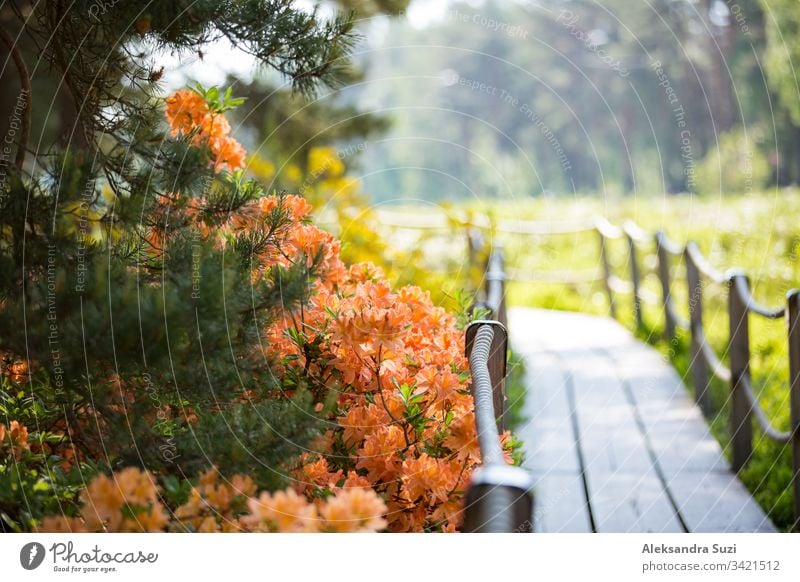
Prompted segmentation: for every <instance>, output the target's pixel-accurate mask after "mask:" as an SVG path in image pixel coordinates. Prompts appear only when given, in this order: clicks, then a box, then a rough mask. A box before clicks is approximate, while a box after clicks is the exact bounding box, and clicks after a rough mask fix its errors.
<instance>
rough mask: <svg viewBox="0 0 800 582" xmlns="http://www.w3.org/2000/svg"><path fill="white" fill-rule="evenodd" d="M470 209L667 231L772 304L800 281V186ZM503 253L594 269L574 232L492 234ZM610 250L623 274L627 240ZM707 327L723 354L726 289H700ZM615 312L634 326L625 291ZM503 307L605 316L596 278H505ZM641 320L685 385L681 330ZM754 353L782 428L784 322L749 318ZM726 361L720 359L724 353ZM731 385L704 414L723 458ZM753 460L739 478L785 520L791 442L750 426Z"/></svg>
mask: <svg viewBox="0 0 800 582" xmlns="http://www.w3.org/2000/svg"><path fill="white" fill-rule="evenodd" d="M471 208H473V209H475V210H479V211H483V212H490V213H491V214H492V215H493V216H495V217H497V218H513V219H531V220H537V221H559V222H563V221H573V220H574V221H581V220H591V219H592V218H594V217H596V216H605V217H607V218H608V219H609V220H610V221H611V222H613V223H615V224H621V223H622V222H623V221H624V220H626V219H632V220H634V221H635V222H636V223H638V224H639V225H640V226H641V227H642V228H643V229H645V230H647V231H648V232H654V231H655V230H657V229H661V230H664V231H665V232H666V233H667V234H668V236H669V237H670V238H671V239H672V240H674V241H676V242H678V243H681V244H683V243H685V242H686V241H687V240H693V241H695V242H696V243H698V245H699V247H700V249H701V251H702V252H703V253H704V254H705V255H706V256H707V257H708V258H709V260H710V261H711V262H712V264H714V265H715V266H716V267H717V268H719V269H720V270H723V271H724V270H726V269H727V268H731V267H739V268H743V269H745V270H746V272H747V273H748V275H749V276H750V281H751V286H752V288H753V292H754V294H755V296H756V298H757V299H758V300H759V301H760V302H761V303H763V304H766V305H770V306H777V305H782V304H784V303H785V296H786V292H787V291H788V290H789V289H791V288H793V287H795V286H798V287H800V261H799V260H798V255H800V220H798V218H800V212H798V211H797V210H796V209H797V208H800V192H797V191H780V192H772V193H765V194H763V195H759V196H750V197H746V198H745V197H730V198H713V199H710V198H698V197H690V196H669V197H659V198H652V199H644V198H638V199H621V200H614V201H611V200H601V199H598V198H586V199H570V200H557V199H537V200H522V201H513V202H506V203H497V202H486V203H475V204H472V205H471ZM499 236H500V238H501V240H502V242H503V244H504V247H505V249H506V256H507V262H508V265H509V268H511V269H513V270H516V271H517V272H519V273H522V274H524V275H526V276H530V275H534V274H535V275H542V274H546V273H554V272H556V271H571V272H580V271H583V272H592V271H593V270H597V269H598V268H599V265H600V263H599V253H598V243H597V236H596V235H595V234H594V233H587V234H580V235H551V236H538V235H537V236H521V235H502V234H501V235H499ZM609 255H610V259H611V262H612V266H613V270H614V273H615V274H616V275H617V276H619V277H621V278H625V279H626V280H627V279H629V263H628V251H627V246H626V242H625V241H622V240H620V241H613V242H612V243H610V245H609ZM638 263H639V265H640V269H641V272H642V274H643V276H644V280H643V286H644V288H645V289H646V290H648V291H649V292H651V293H652V294H654V296H655V297H660V287H659V284H658V280H657V278H656V274H655V268H656V257H655V252H654V245H652V244H651V245H647V246H646V248H644V247H643V248H642V250H641V252H640V253H639V255H638ZM683 267H684V266H683V261H682V260H680V259H675V260H674V262H673V271H672V272H673V278H674V283H673V287H672V293H673V297H675V300H676V304H677V305H678V308H679V311H680V312H681V313H682V314H683V315H684V316H685V317H686V316H688V308H687V305H688V299H687V288H686V284H685V279H684V268H683ZM704 294H705V296H704V309H705V313H704V323H705V327H706V333H707V335H708V338H709V341H710V342H711V344H712V345H713V346H714V348H715V349H716V351H717V353H718V354H724V353H725V349H726V344H727V339H728V331H729V330H728V321H727V303H726V296H727V294H726V290H725V289H724V288H721V287H719V286H715V285H713V284H712V285H708V286H706V287H705V288H704ZM616 301H617V307H618V317H619V319H620V320H621V321H622V322H623V323H625V324H626V325H627V326H628V327H629V328H631V329H633V327H634V326H633V316H632V307H631V299H630V296H626V295H617V296H616ZM509 303H510V304H512V305H533V306H537V307H545V308H550V309H562V310H569V311H581V312H585V313H594V314H607V313H608V300H607V298H606V296H605V292H604V289H603V287H602V286H601V285H600V284H597V283H579V284H573V285H553V284H544V283H525V282H519V283H511V284H510V285H509ZM644 318H645V326H644V329H642V330H639V331H638V332H637V334H638V335H639V336H640V337H641V338H642V339H643V340H645V341H648V342H649V343H651V344H653V345H654V346H656V347H657V348H658V349H659V350H660V351H661V352H662V353H664V354H665V355H666V356H668V357H669V358H670V359H671V361H672V362H673V364H674V365H675V367H676V369H677V370H678V372H679V373H680V374H681V375H682V376H683V377H684V378H685V380H686V384H687V385H689V384H690V381H689V375H688V365H689V359H688V344H689V339H688V335H687V334H686V333H680V334H679V335H678V338H676V339H675V340H673V341H672V342H667V341H666V340H664V339H663V336H664V334H663V313H662V311H661V309H660V308H658V307H657V306H645V309H644ZM750 333H751V353H752V374H753V380H754V386H755V388H756V390H757V394H758V397H759V401H760V403H761V405H762V407H763V408H764V410H765V411H766V413H767V415H768V417H769V418H770V419H771V420H772V422H773V424H774V425H775V426H776V427H777V428H778V429H780V430H787V429H788V428H789V427H790V418H789V390H788V350H787V342H786V325H785V322H783V321H767V320H763V319H761V318H758V317H756V316H751V320H750ZM723 359H725V358H723ZM728 393H729V389H728V386H727V385H726V384H725V383H723V382H719V381H714V382H713V383H712V387H711V399H712V403H713V412H712V414H711V417H710V418H709V423H710V425H711V428H712V431H713V433H714V435H715V436H716V437H717V438H718V439H719V441H720V443H721V444H722V445H723V448H724V449H725V452H726V454H728V452H729V451H728V447H727V444H728V442H729V431H728V426H727V423H728V421H727V419H728V405H727V402H728ZM754 440H755V443H754V444H755V451H754V457H753V459H752V461H751V463H750V464H749V465H748V467H747V468H746V469H745V470H744V471H743V472H742V474H741V478H742V480H743V482H744V483H745V485H746V486H747V487H748V488H749V489H750V491H751V492H752V493H753V495H754V497H755V498H756V500H757V501H758V502H759V503H760V504H761V506H762V507H763V508H764V510H765V511H766V512H767V513H768V514H769V515H770V517H771V518H772V520H773V521H774V522H775V523H776V525H778V527H781V528H787V527H788V526H789V525H790V524H791V521H792V496H791V495H792V494H791V490H790V487H789V485H790V480H791V473H792V465H791V454H790V451H789V448H788V447H786V446H780V445H776V444H774V443H772V442H771V441H769V440H768V439H766V438H765V437H763V435H762V434H761V433H760V432H759V431H758V429H756V430H755V439H754Z"/></svg>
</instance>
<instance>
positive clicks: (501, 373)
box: [464, 227, 533, 533]
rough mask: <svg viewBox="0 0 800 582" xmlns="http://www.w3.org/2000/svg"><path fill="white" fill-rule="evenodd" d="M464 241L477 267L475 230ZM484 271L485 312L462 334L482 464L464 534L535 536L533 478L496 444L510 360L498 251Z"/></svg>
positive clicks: (479, 248)
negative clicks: (507, 366) (521, 534)
mask: <svg viewBox="0 0 800 582" xmlns="http://www.w3.org/2000/svg"><path fill="white" fill-rule="evenodd" d="M467 241H468V251H469V257H470V261H472V262H473V263H475V262H477V261H479V260H480V257H482V252H483V251H484V247H485V245H484V241H483V237H482V235H481V233H480V231H479V230H477V229H475V228H471V227H468V228H467ZM484 266H485V270H484V273H485V275H484V285H482V288H481V290H480V292H479V293H478V296H477V298H476V302H475V306H474V309H478V308H480V309H482V310H483V317H484V319H480V320H477V321H473V322H472V323H471V324H470V325H469V326H468V327H467V330H466V354H467V357H468V358H469V366H470V372H471V374H472V396H473V400H474V403H475V423H476V428H477V431H478V444H479V446H480V451H481V459H482V464H481V466H480V468H478V469H476V470H475V472H474V473H473V476H472V480H471V481H470V486H469V489H468V490H467V495H466V507H465V516H464V530H465V531H467V532H488V533H509V532H517V533H525V532H531V531H533V483H532V479H531V476H530V475H529V474H528V472H527V471H525V470H524V469H522V468H520V467H513V466H511V465H508V464H507V463H506V462H505V458H504V455H503V446H502V443H501V441H500V433H502V432H503V431H504V429H505V400H506V396H505V378H506V364H507V362H506V358H507V355H508V334H507V330H506V326H507V323H508V320H507V315H506V300H505V282H506V274H505V268H504V262H503V251H502V249H501V248H499V247H495V248H491V249H490V251H489V254H488V259H487V260H486V262H485V265H484Z"/></svg>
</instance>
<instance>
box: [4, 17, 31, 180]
mask: <svg viewBox="0 0 800 582" xmlns="http://www.w3.org/2000/svg"><path fill="white" fill-rule="evenodd" d="M0 40H2V41H3V44H5V45H6V47H7V48H8V50H9V52H10V53H11V57H12V58H13V59H14V65H15V66H16V67H17V73H18V74H19V82H20V85H21V86H22V92H23V93H24V94H25V100H24V104H25V109H24V110H23V112H22V131H21V132H20V136H19V143H18V144H17V157H16V159H15V160H14V163H15V164H16V166H17V169H18V170H20V171H21V170H22V166H23V165H24V164H25V153H26V152H27V151H28V139H29V138H30V135H31V110H32V107H31V77H30V75H29V74H28V68H27V67H26V66H25V61H24V60H23V58H22V53H21V52H20V50H19V47H17V45H16V43H15V42H14V39H13V38H11V35H10V34H9V33H8V31H7V30H6V29H5V28H3V27H2V26H0Z"/></svg>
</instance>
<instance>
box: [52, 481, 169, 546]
mask: <svg viewBox="0 0 800 582" xmlns="http://www.w3.org/2000/svg"><path fill="white" fill-rule="evenodd" d="M81 503H82V505H83V509H82V510H81V517H80V518H74V517H64V516H58V517H47V518H45V519H44V521H43V523H42V526H41V528H40V529H41V531H46V532H70V531H71V532H87V531H91V532H97V531H113V532H141V531H146V532H156V531H161V530H163V528H164V527H165V526H166V525H167V522H168V516H167V512H166V511H165V510H164V507H163V505H161V503H160V501H159V495H158V488H157V486H156V483H155V481H154V479H153V476H152V475H150V473H148V472H146V471H140V470H139V469H137V468H136V467H128V468H126V469H123V470H122V471H120V472H118V473H114V474H113V475H112V476H111V477H108V476H106V475H98V476H97V477H95V478H94V479H92V481H91V482H90V483H89V485H88V486H87V487H86V489H84V490H83V492H82V493H81Z"/></svg>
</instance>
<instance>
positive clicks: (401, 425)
mask: <svg viewBox="0 0 800 582" xmlns="http://www.w3.org/2000/svg"><path fill="white" fill-rule="evenodd" d="M236 104H237V101H236V100H235V99H233V98H232V97H231V96H230V92H228V93H226V94H225V95H224V96H223V95H220V94H219V93H218V92H217V91H216V90H215V89H214V90H213V91H212V90H209V91H205V90H202V89H201V88H198V89H192V90H181V91H178V92H177V93H175V94H174V95H172V96H170V97H169V98H167V99H166V108H165V115H166V120H167V122H168V125H169V128H168V132H167V133H168V135H169V138H168V139H169V140H171V141H173V142H175V143H178V144H184V145H185V146H186V148H187V149H185V150H184V156H186V157H188V158H190V159H195V160H199V161H200V162H201V163H202V164H204V165H205V166H204V167H206V168H207V169H208V172H209V181H208V182H207V183H206V185H205V187H204V188H203V189H202V195H197V194H196V189H195V188H194V186H191V184H190V186H180V184H178V185H176V186H177V187H175V188H174V189H172V190H169V191H164V192H162V193H161V194H160V195H159V196H157V197H156V198H155V199H154V200H153V201H152V204H151V205H150V206H148V210H147V213H146V215H147V217H148V219H147V220H144V221H142V222H141V223H140V224H138V225H136V227H135V229H134V230H133V231H132V232H127V233H125V232H117V233H114V232H111V231H110V232H109V234H108V236H110V237H111V238H114V237H117V238H122V237H124V236H131V237H134V236H135V237H139V238H140V239H141V240H142V241H144V242H143V243H142V247H141V251H140V253H139V255H138V260H139V261H140V262H141V264H144V265H145V266H146V268H147V269H148V271H146V273H152V274H153V275H154V276H153V277H152V278H151V279H150V280H149V287H150V288H152V289H155V290H159V289H160V290H162V294H164V295H166V294H167V293H168V290H169V289H170V285H171V284H174V285H183V286H184V288H185V291H183V293H184V295H182V296H183V297H185V293H186V292H187V291H191V300H190V302H189V306H188V309H187V314H186V322H185V323H184V322H183V320H181V319H176V318H177V317H178V316H175V315H173V312H174V311H177V312H178V313H179V314H180V313H181V309H182V308H183V307H182V306H181V303H180V302H178V301H177V300H170V299H169V296H168V295H166V297H167V299H164V300H162V301H163V302H162V303H159V304H158V308H159V309H162V310H164V311H165V312H166V311H167V310H169V316H168V317H167V318H166V321H167V323H168V324H169V326H168V327H170V329H172V328H177V329H179V330H180V329H184V328H182V327H181V325H183V326H185V329H186V330H188V331H186V332H181V335H179V336H177V337H179V338H182V340H181V341H183V342H184V343H183V344H181V343H180V341H177V340H172V341H171V343H169V344H168V346H167V348H168V349H169V350H172V351H175V350H178V349H179V347H180V346H181V345H183V346H184V348H183V349H184V352H182V353H183V355H182V356H181V357H180V358H179V360H180V365H185V366H187V372H186V374H194V373H197V374H201V373H205V374H209V376H208V378H207V380H208V382H207V384H206V385H204V383H203V382H202V376H198V382H197V383H193V382H188V383H187V382H182V383H180V384H179V383H178V381H177V379H174V380H170V379H169V376H168V375H159V374H158V373H156V372H154V371H152V368H153V366H154V364H153V360H155V359H156V358H157V357H158V355H159V354H158V353H153V352H154V351H157V350H154V349H151V351H150V352H149V353H150V354H152V356H151V359H150V360H149V361H148V364H149V367H148V368H146V369H145V368H142V369H141V370H139V371H135V370H134V371H127V372H119V373H118V372H117V371H115V370H113V368H112V369H110V370H109V371H108V372H103V374H102V375H101V376H100V377H99V378H96V379H95V384H96V386H98V387H104V388H103V390H105V392H103V391H102V390H99V389H98V388H95V389H94V390H95V391H94V392H93V393H92V396H93V398H96V399H95V400H91V401H88V400H75V401H74V404H73V405H72V407H71V410H72V411H73V412H72V413H71V415H70V417H69V418H67V419H66V420H65V421H63V422H62V421H59V422H62V424H59V423H58V422H56V423H55V424H54V425H53V426H51V427H50V428H49V429H47V431H44V430H42V429H40V428H37V430H33V429H32V425H31V422H30V421H31V420H32V417H33V416H35V415H34V414H33V413H31V412H30V410H31V407H32V406H33V404H31V403H30V402H29V400H26V398H27V396H26V395H25V393H24V392H20V393H19V397H20V399H19V402H17V401H15V400H14V397H12V396H11V392H9V393H8V397H7V398H6V399H5V403H4V404H3V406H4V407H5V410H6V416H7V417H8V418H9V420H10V421H9V422H8V423H6V424H2V425H0V447H2V448H0V456H2V457H3V458H4V459H6V466H10V465H11V464H13V463H17V464H18V465H26V466H28V467H29V468H31V470H32V471H35V472H36V474H37V475H39V477H37V479H38V481H37V482H39V483H43V484H42V485H40V487H44V488H47V487H50V488H53V489H57V488H58V487H61V489H60V493H59V495H60V497H59V503H44V505H43V507H42V508H41V509H40V510H39V513H40V514H43V515H46V517H44V518H43V519H37V518H36V517H35V516H34V518H33V520H32V522H31V525H30V527H33V528H36V529H39V530H42V531H187V530H188V531H282V532H294V531H298V532H300V531H303V532H309V531H381V530H385V529H387V530H390V531H455V530H457V529H458V528H459V526H460V524H461V522H462V509H463V497H464V492H465V489H466V487H467V486H468V483H469V480H470V476H471V474H472V471H473V470H474V469H475V467H476V465H478V464H479V463H480V454H479V449H478V444H477V439H476V434H475V420H474V416H473V412H472V406H473V403H472V398H471V396H470V394H469V390H468V380H469V375H468V364H467V361H466V358H465V357H464V355H463V344H464V341H463V332H462V330H460V329H459V327H458V326H457V322H456V318H455V317H454V316H453V315H452V314H450V313H448V312H446V311H445V309H443V308H442V307H439V306H437V305H435V304H434V303H433V302H432V300H431V297H430V294H429V293H428V292H426V291H423V290H422V289H420V288H419V287H415V286H404V287H401V288H392V285H391V284H390V283H389V282H388V281H387V279H386V277H385V276H384V273H383V272H382V271H381V269H380V268H378V267H376V266H374V265H373V264H372V263H356V264H351V265H347V264H345V263H344V262H343V260H342V258H341V255H340V250H341V249H340V247H341V245H340V243H339V241H337V240H336V238H334V237H333V236H332V235H331V234H329V233H327V232H325V231H323V230H321V229H319V228H317V227H316V226H315V225H314V224H312V222H311V220H310V212H311V210H312V208H311V205H310V204H309V202H308V201H307V200H306V199H305V198H303V197H301V196H298V195H292V194H286V193H281V194H275V193H273V194H267V193H266V192H265V191H264V190H263V188H262V187H260V185H259V184H258V183H257V182H255V181H253V180H248V179H247V178H246V177H245V176H246V171H247V168H246V154H245V151H244V149H243V147H242V146H241V145H240V144H239V142H238V141H237V140H236V139H234V138H233V137H232V130H231V126H230V124H229V123H228V122H227V121H226V119H225V115H224V113H225V111H226V110H227V109H230V108H231V107H234V106H235V105H236ZM195 150H197V151H198V152H199V153H193V152H194V151H195ZM188 179H190V177H187V180H188ZM68 232H69V231H68ZM187 249H188V250H187ZM176 257H177V258H176ZM229 257H233V258H229ZM187 262H189V263H190V265H191V267H192V268H191V270H188V271H187V270H184V271H178V272H179V273H184V274H183V275H180V276H178V275H170V273H172V272H173V271H172V269H187V266H186V263H187ZM195 263H196V264H195ZM229 264H235V266H237V268H239V269H240V270H241V269H243V270H244V273H245V274H244V276H243V277H242V278H241V279H235V277H234V273H235V271H232V270H230V269H231V268H229V267H228V265H229ZM173 265H176V266H174V267H173ZM208 265H212V266H214V265H216V267H215V268H216V269H217V271H214V270H210V271H209V269H211V267H209V266H208ZM226 269H227V270H226ZM189 273H190V275H187V274H189ZM220 273H223V274H224V277H223V276H220ZM215 274H216V275H217V277H216V279H217V280H220V279H222V280H224V281H225V283H224V285H226V286H224V287H222V288H218V287H214V286H209V285H212V283H210V282H208V281H209V279H211V278H213V276H214V275H215ZM120 276H122V275H120ZM231 277H234V279H233V281H232V282H231V281H230V279H231ZM187 278H188V279H189V281H187ZM171 280H174V281H177V282H174V283H172V282H171ZM140 289H141V287H140ZM209 291H211V293H209ZM140 293H144V292H143V291H141V290H140ZM237 293H238V294H240V295H241V296H246V295H247V294H248V293H249V294H250V295H251V303H250V306H249V308H248V309H244V310H243V311H241V310H240V311H239V314H240V316H241V317H242V318H244V319H246V322H247V323H246V324H244V323H243V324H241V326H240V327H239V328H237V331H235V333H233V332H232V331H231V330H232V329H233V328H231V327H230V326H232V325H233V324H232V323H230V321H231V319H230V318H231V315H230V310H227V311H223V312H219V311H215V310H220V309H223V310H224V309H226V305H225V301H228V300H229V295H230V296H235V295H236V294H237ZM141 297H146V296H145V295H140V300H142V301H144V300H143V299H141ZM221 303H222V304H223V305H222V307H220V304H221ZM248 311H249V312H252V314H253V315H248ZM201 316H202V317H201ZM170 318H171V319H170ZM216 320H219V321H224V322H226V324H225V326H223V325H218V326H216V327H211V326H212V324H213V322H214V321H216ZM193 324H194V325H196V326H197V327H198V329H199V330H202V335H199V334H198V335H197V338H196V339H192V330H191V327H192V325H193ZM226 326H227V327H226ZM157 331H158V330H156V331H154V333H156V332H157ZM223 332H224V333H225V334H226V335H225V336H224V337H226V338H228V340H229V341H231V340H230V339H229V338H230V337H233V336H235V337H236V338H237V339H236V341H237V344H236V346H237V347H236V351H235V352H233V350H232V349H231V348H229V349H231V352H232V354H233V355H234V360H233V363H230V362H229V363H227V364H221V365H219V366H218V367H214V366H212V365H210V364H208V363H207V359H208V354H210V353H212V354H213V353H215V352H216V351H217V350H221V351H224V349H225V348H224V344H223V343H222V340H221V339H220V340H219V341H218V342H217V343H214V340H213V338H214V337H215V336H214V333H223ZM154 337H156V336H154ZM154 341H155V340H154ZM158 341H161V340H160V339H158ZM206 344H208V345H206ZM214 346H216V347H214ZM145 347H146V348H147V347H149V346H145ZM192 353H194V354H197V355H196V356H190V355H188V354H192ZM193 358H198V359H197V360H195V361H194V363H192V359H193ZM65 361H66V360H65ZM174 362H175V358H172V359H171V360H170V361H169V365H170V366H174V365H176V364H175V363H174ZM65 365H66V364H65ZM165 365H166V363H165ZM37 366H38V364H37V363H36V362H31V366H30V369H27V368H26V367H25V366H23V367H22V369H21V368H20V367H19V366H17V367H15V368H14V370H15V372H14V373H15V374H16V375H15V376H14V377H12V375H11V374H10V373H6V374H5V375H4V382H6V383H10V384H9V385H10V386H18V385H21V384H24V382H25V381H29V380H31V379H32V378H33V377H34V376H35V375H36V373H37V372H36V368H37ZM226 366H227V367H228V368H231V367H232V368H233V372H231V371H230V370H228V369H226ZM214 374H216V375H214ZM231 374H235V376H234V378H235V379H232V377H231ZM211 375H214V376H213V377H214V378H215V380H214V381H213V382H212V381H211ZM103 395H105V397H104V398H105V399H104V398H101V396H103ZM15 402H16V404H14V403H15ZM25 402H27V403H28V404H24V403H25ZM12 404H13V406H12ZM26 410H27V412H25V414H28V418H23V417H20V418H11V414H18V415H22V414H23V412H21V411H26ZM14 411H16V412H14ZM281 423H286V426H284V425H283V424H281ZM26 425H27V426H26ZM118 425H123V426H125V427H129V428H128V430H129V431H130V432H129V434H130V435H131V436H133V437H135V440H134V441H133V442H132V443H131V444H130V445H126V444H125V442H118V441H117V440H116V437H115V438H111V437H109V434H110V432H109V431H113V430H115V427H117V426H118ZM136 427H139V428H136ZM232 427H233V428H232ZM29 430H30V431H31V432H30V433H29V432H28V431H29ZM114 434H116V433H114ZM504 439H505V442H506V448H507V450H508V453H509V462H511V449H512V446H513V445H512V443H511V439H510V438H509V435H508V434H506V435H504ZM165 447H166V449H165ZM153 451H160V453H159V454H158V455H155V454H154V453H153ZM167 452H169V454H168V455H167V454H166V453H167ZM147 455H150V457H148V456H147ZM54 462H57V466H55V465H54ZM108 468H111V469H114V470H113V471H108ZM78 473H80V474H81V475H94V476H93V477H91V479H88V482H84V481H78V478H77V477H76V474H78ZM187 475H188V478H187ZM3 478H4V477H3V471H0V480H2V479H3ZM0 504H2V500H1V499H0Z"/></svg>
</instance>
